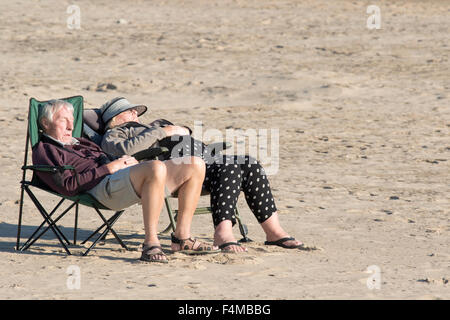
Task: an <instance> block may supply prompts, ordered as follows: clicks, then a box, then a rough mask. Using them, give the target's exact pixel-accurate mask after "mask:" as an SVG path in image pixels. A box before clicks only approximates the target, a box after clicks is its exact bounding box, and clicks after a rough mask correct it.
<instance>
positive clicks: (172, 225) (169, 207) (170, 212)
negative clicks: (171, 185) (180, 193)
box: [161, 197, 177, 234]
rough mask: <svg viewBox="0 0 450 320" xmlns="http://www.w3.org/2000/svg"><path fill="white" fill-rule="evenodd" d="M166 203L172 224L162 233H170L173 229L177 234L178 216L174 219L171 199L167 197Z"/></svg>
mask: <svg viewBox="0 0 450 320" xmlns="http://www.w3.org/2000/svg"><path fill="white" fill-rule="evenodd" d="M164 201H165V203H166V209H167V214H168V215H169V220H170V223H169V225H168V226H167V228H165V229H164V231H162V232H161V233H162V234H165V233H168V232H169V230H170V229H172V231H173V232H175V229H176V227H177V223H176V221H177V220H176V215H175V217H174V215H173V211H172V207H171V206H170V202H169V197H166V198H165V199H164Z"/></svg>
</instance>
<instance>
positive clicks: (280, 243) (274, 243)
mask: <svg viewBox="0 0 450 320" xmlns="http://www.w3.org/2000/svg"><path fill="white" fill-rule="evenodd" d="M290 240H295V238H292V237H286V238H281V239H279V240H277V241H266V242H264V244H265V245H267V246H279V247H282V248H285V249H300V248H303V247H304V246H305V244H304V243H302V244H299V245H294V246H288V245H285V244H284V243H285V242H286V241H290Z"/></svg>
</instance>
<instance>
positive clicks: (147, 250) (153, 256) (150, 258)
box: [141, 244, 169, 263]
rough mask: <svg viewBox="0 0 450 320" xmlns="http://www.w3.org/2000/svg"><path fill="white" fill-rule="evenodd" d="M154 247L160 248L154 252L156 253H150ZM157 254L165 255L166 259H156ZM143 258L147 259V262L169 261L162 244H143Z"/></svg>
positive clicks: (143, 259)
mask: <svg viewBox="0 0 450 320" xmlns="http://www.w3.org/2000/svg"><path fill="white" fill-rule="evenodd" d="M154 249H158V250H156V252H154V253H150V251H152V250H154ZM156 256H163V257H165V258H166V259H156ZM141 260H142V261H146V262H158V263H169V261H167V257H166V255H165V253H164V252H163V251H162V248H161V246H151V247H149V246H147V245H145V244H143V245H142V255H141Z"/></svg>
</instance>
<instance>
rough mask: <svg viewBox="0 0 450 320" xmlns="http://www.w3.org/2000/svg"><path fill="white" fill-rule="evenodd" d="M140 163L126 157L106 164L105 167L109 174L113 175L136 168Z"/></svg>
mask: <svg viewBox="0 0 450 320" xmlns="http://www.w3.org/2000/svg"><path fill="white" fill-rule="evenodd" d="M138 163H139V162H138V161H137V160H136V159H135V158H134V157H131V156H127V155H125V156H122V157H120V158H119V159H116V160H114V161H111V162H110V163H108V164H105V166H106V167H107V168H108V172H109V174H113V173H115V172H117V171H119V170H121V169H124V168H127V167H131V166H134V165H136V164H138Z"/></svg>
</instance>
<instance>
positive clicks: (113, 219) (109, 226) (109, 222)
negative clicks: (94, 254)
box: [83, 207, 129, 256]
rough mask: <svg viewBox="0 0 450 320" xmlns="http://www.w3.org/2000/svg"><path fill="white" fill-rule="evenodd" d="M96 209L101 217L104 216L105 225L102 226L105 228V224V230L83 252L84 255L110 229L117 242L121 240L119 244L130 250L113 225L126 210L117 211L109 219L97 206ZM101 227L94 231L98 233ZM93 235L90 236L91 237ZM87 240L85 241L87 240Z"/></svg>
mask: <svg viewBox="0 0 450 320" xmlns="http://www.w3.org/2000/svg"><path fill="white" fill-rule="evenodd" d="M94 209H95V211H97V213H98V215H99V216H100V218H102V220H103V222H104V223H103V225H102V226H101V227H100V229H101V228H103V226H105V227H106V228H105V230H104V231H103V232H102V233H101V234H100V235H99V236H98V237H97V239H95V241H94V242H93V243H92V245H91V246H90V247H89V248H88V249H87V250H86V251H85V252H84V253H83V256H87V255H88V253H89V252H90V251H91V249H92V248H94V247H95V245H96V244H97V242H98V241H99V240H100V239H102V238H103V237H104V236H105V235H106V234H107V233H108V232H109V231H111V233H112V234H113V235H114V237H115V238H116V240H117V242H119V244H120V245H121V246H122V247H123V248H124V249H125V250H129V249H128V247H127V246H126V245H125V243H123V241H122V239H120V237H119V236H118V235H117V233H116V232H115V231H114V229H113V228H112V226H113V225H114V223H115V222H116V221H117V220H118V219H119V217H120V216H121V215H122V213H123V212H124V210H121V211H117V212H116V214H115V215H114V216H113V217H111V218H110V219H109V220H106V218H105V217H104V216H103V215H102V213H101V212H100V210H99V209H98V208H96V207H94ZM100 229H97V231H96V232H94V233H93V234H96V233H97V232H98V231H99V230H100ZM91 237H92V235H91V236H90V237H89V239H90V238H91ZM86 241H87V240H85V241H83V243H84V242H86Z"/></svg>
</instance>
